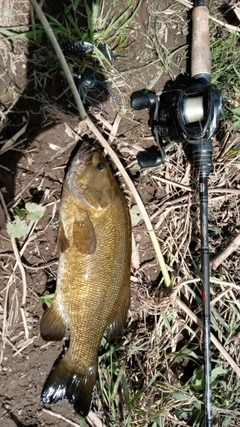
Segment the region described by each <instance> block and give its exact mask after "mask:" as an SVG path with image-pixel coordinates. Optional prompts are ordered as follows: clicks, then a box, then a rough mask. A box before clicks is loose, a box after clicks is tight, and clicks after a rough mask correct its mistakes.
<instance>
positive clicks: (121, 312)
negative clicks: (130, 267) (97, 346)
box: [105, 285, 130, 343]
mask: <svg viewBox="0 0 240 427" xmlns="http://www.w3.org/2000/svg"><path fill="white" fill-rule="evenodd" d="M129 305H130V285H129V289H127V290H126V292H125V293H124V295H123V296H122V298H120V301H119V300H118V301H117V304H116V305H115V306H116V308H115V309H114V310H113V312H112V313H111V316H110V318H109V324H108V326H107V328H106V332H105V334H106V338H107V340H108V341H109V342H111V343H113V342H115V343H117V342H119V341H120V340H121V338H122V336H123V332H124V326H125V323H126V319H127V313H128V309H129Z"/></svg>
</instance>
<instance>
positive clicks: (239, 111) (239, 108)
mask: <svg viewBox="0 0 240 427" xmlns="http://www.w3.org/2000/svg"><path fill="white" fill-rule="evenodd" d="M232 112H233V114H236V116H239V117H240V107H237V108H233V110H232Z"/></svg>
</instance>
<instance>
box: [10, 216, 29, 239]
mask: <svg viewBox="0 0 240 427" xmlns="http://www.w3.org/2000/svg"><path fill="white" fill-rule="evenodd" d="M29 228H30V227H29V225H28V224H27V223H26V221H25V220H21V219H20V218H19V216H14V221H12V222H8V223H7V232H8V234H9V236H10V237H11V238H14V237H22V236H24V235H25V234H27V233H28V232H29Z"/></svg>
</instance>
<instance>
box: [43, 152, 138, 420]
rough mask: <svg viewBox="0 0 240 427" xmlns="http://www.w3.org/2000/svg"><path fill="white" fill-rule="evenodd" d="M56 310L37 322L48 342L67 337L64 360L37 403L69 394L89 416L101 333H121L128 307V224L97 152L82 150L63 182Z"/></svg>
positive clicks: (112, 335) (123, 206)
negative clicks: (66, 350) (68, 337)
mask: <svg viewBox="0 0 240 427" xmlns="http://www.w3.org/2000/svg"><path fill="white" fill-rule="evenodd" d="M58 244H59V248H60V258H59V267H58V277H57V290H56V295H55V298H54V301H53V305H52V306H51V308H50V309H49V310H47V311H46V312H45V314H44V316H43V319H42V321H41V334H42V336H43V338H45V339H48V340H56V339H62V338H63V337H64V336H65V333H66V330H67V329H69V332H70V346H69V349H68V352H67V354H66V356H65V357H64V358H63V359H62V360H61V361H60V363H59V364H57V365H56V367H55V368H54V369H53V370H52V372H51V373H50V375H49V377H48V379H47V382H46V384H45V387H44V390H43V393H42V400H43V401H44V402H46V403H51V402H56V401H58V400H60V399H62V398H64V397H67V398H68V399H69V400H70V402H71V403H73V404H74V407H75V409H76V411H77V412H79V413H80V414H82V415H86V414H87V412H88V410H89V406H90V402H91V394H92V388H93V386H94V384H95V380H96V373H97V359H98V351H99V347H100V343H101V339H102V336H103V334H104V332H105V331H106V333H107V338H108V339H109V340H117V339H119V338H120V337H121V336H122V331H123V328H124V324H125V321H126V316H127V311H128V307H129V303H130V260H131V225H130V218H129V212H128V209H127V207H126V203H125V199H124V197H123V195H122V193H121V191H120V189H119V187H118V185H117V183H116V181H115V179H114V177H113V175H112V173H111V171H110V169H109V167H108V165H107V163H106V160H105V158H104V156H103V155H102V153H101V152H100V151H95V152H93V151H90V149H89V148H85V151H84V148H82V150H80V151H79V153H78V154H77V156H76V157H75V159H74V160H73V163H72V165H71V168H70V170H69V173H68V175H67V177H66V180H65V183H64V187H63V194H62V200H61V209H60V229H59V238H58Z"/></svg>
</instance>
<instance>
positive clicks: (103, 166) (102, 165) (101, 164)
mask: <svg viewBox="0 0 240 427" xmlns="http://www.w3.org/2000/svg"><path fill="white" fill-rule="evenodd" d="M97 167H98V169H99V170H100V171H102V170H103V169H104V168H105V164H104V163H103V162H99V163H98V164H97Z"/></svg>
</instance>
